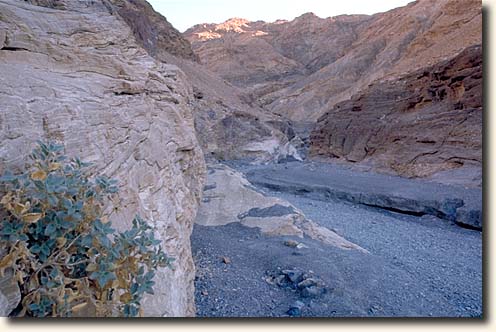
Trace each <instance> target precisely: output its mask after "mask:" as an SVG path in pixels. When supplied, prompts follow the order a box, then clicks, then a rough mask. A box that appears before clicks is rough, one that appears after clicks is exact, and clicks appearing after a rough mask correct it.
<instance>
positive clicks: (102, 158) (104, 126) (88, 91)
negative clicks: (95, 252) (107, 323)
mask: <svg viewBox="0 0 496 332" xmlns="http://www.w3.org/2000/svg"><path fill="white" fill-rule="evenodd" d="M32 3H33V4H29V3H27V2H24V1H14V0H0V72H1V73H2V75H0V173H2V172H3V171H4V170H5V169H7V168H9V169H14V170H15V169H18V168H22V167H23V165H24V163H25V162H26V161H27V158H28V154H29V153H30V151H31V149H32V148H33V147H34V142H35V141H36V140H38V139H47V140H48V139H50V140H58V141H61V142H62V143H63V144H64V145H65V149H66V154H68V155H69V156H75V155H77V156H80V157H81V158H82V160H84V161H87V162H93V163H94V172H95V174H105V175H108V176H110V177H113V178H116V179H118V180H119V185H120V194H119V199H118V200H117V201H116V202H114V204H115V208H116V209H115V210H114V211H107V213H108V214H109V216H110V219H111V220H112V221H113V223H114V225H115V226H116V227H117V228H120V229H124V228H127V227H128V226H129V224H130V222H131V220H132V218H133V215H135V214H140V215H141V216H142V217H143V218H144V219H146V220H148V221H149V222H150V223H151V224H152V225H153V226H154V227H155V228H156V232H157V235H158V237H159V238H160V239H161V240H162V243H163V245H164V247H165V249H166V250H167V253H168V254H169V255H170V256H171V257H174V258H175V261H174V263H173V264H174V270H171V269H164V270H160V271H159V272H158V274H157V277H156V280H157V283H156V286H155V295H153V296H152V295H150V296H147V297H146V298H145V299H144V301H143V306H144V311H145V315H147V316H192V315H194V313H195V307H194V296H193V279H194V274H195V273H194V266H193V261H192V257H191V250H190V240H189V237H190V233H191V228H192V224H193V219H194V218H195V215H196V211H197V207H198V204H199V202H200V196H201V189H202V187H203V182H204V178H205V164H204V160H203V155H202V151H201V148H200V146H199V144H198V142H197V139H196V137H195V131H194V119H193V114H192V109H191V107H190V105H189V104H188V100H189V98H190V96H192V95H193V90H192V88H191V86H190V85H189V84H187V83H186V79H185V75H184V73H183V72H182V71H180V70H179V69H178V68H177V67H176V66H174V65H170V64H164V63H162V62H159V61H156V60H155V59H153V58H152V57H150V56H149V55H148V54H147V52H146V51H145V50H144V49H143V48H142V47H141V46H140V45H139V43H138V42H137V41H136V40H135V38H134V35H135V34H134V33H133V31H132V30H131V29H130V28H129V26H128V25H127V24H126V23H125V21H124V20H123V19H122V17H120V16H119V14H118V11H116V10H115V7H113V5H112V4H110V3H109V2H107V1H103V0H102V1H56V0H53V1H32ZM114 3H117V1H115V2H114ZM133 3H134V2H133ZM36 4H39V5H43V6H36ZM124 8H126V7H124ZM164 24H165V23H164ZM135 32H136V31H135ZM157 38H158V39H157V40H158V41H157V44H156V45H155V47H161V46H160V45H162V44H161V41H160V40H161V39H160V38H164V35H160V36H158V37H157ZM171 38H172V37H171ZM173 47H175V46H174V45H173ZM180 51H181V52H182V49H181V48H180Z"/></svg>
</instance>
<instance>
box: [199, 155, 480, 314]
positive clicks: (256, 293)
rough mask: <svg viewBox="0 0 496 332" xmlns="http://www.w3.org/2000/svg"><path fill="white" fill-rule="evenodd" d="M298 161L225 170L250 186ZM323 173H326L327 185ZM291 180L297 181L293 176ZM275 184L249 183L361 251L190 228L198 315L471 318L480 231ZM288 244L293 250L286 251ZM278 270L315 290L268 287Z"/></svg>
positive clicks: (248, 231)
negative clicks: (307, 279) (309, 281)
mask: <svg viewBox="0 0 496 332" xmlns="http://www.w3.org/2000/svg"><path fill="white" fill-rule="evenodd" d="M298 165H299V163H288V164H285V165H276V166H274V165H268V166H241V165H238V167H235V166H236V165H231V166H233V167H235V168H237V169H238V170H242V171H243V172H244V173H245V175H246V174H248V175H247V178H248V179H249V180H250V181H253V182H260V179H261V178H263V177H264V176H266V175H267V174H271V173H270V171H271V170H273V168H274V167H281V168H282V169H286V170H288V168H289V171H291V168H292V167H293V168H296V169H299V167H301V166H298ZM331 173H332V172H329V173H327V174H326V176H327V180H328V181H330V180H329V178H328V177H329V174H331ZM279 174H284V173H279ZM318 174H325V173H324V172H323V171H322V170H321V171H320V172H317V174H316V175H315V176H318ZM368 175H370V178H372V177H373V176H372V175H371V174H368V173H357V174H356V178H354V179H353V181H350V182H354V181H355V182H356V181H358V180H357V179H361V180H363V181H365V182H364V186H366V181H367V179H368V177H369V176H368ZM295 179H297V180H298V181H300V182H304V181H305V180H306V179H305V178H304V177H302V176H301V174H299V177H295ZM255 180H257V181H255ZM271 180H272V182H271V183H277V182H278V181H280V179H278V178H276V177H271ZM322 180H323V181H324V179H322ZM253 182H252V183H253ZM281 184H284V182H283V181H281ZM281 188H282V189H281ZM284 188H287V186H286V187H285V186H281V187H280V189H279V191H274V190H270V189H267V188H262V187H261V186H258V187H257V190H259V191H261V192H264V194H266V195H268V196H275V197H278V198H281V199H284V200H287V201H289V202H290V203H291V204H293V205H294V206H295V207H297V208H298V209H300V210H301V211H302V212H303V213H305V215H306V217H307V218H309V219H311V220H313V221H314V222H316V223H318V224H320V225H322V226H325V227H327V228H329V229H331V230H333V231H335V232H336V233H337V234H339V235H341V236H343V237H344V238H345V239H347V240H348V241H351V242H353V243H355V244H357V245H359V246H360V247H362V248H364V249H366V250H367V251H368V252H369V253H364V252H360V251H357V250H343V249H340V248H336V247H333V246H329V245H325V244H323V243H321V242H319V241H316V240H313V239H310V238H308V237H305V238H299V237H295V236H293V237H291V236H268V235H265V234H263V233H261V232H260V231H259V230H258V229H257V228H247V227H245V226H243V225H241V224H240V223H236V222H233V223H231V224H227V225H223V226H213V227H212V226H211V227H206V226H202V225H198V224H197V225H195V227H194V231H193V235H192V246H193V256H194V259H195V264H196V269H197V275H196V280H195V286H196V306H197V315H198V316H200V317H204V316H210V317H212V316H214V317H250V316H252V317H253V316H258V317H260V316H262V317H265V316H267V317H281V316H282V317H285V316H300V315H301V316H304V317H306V316H308V317H369V316H371V317H372V316H375V317H380V316H397V317H409V316H416V317H438V316H443V317H477V316H481V314H482V234H481V232H480V231H477V230H472V229H467V228H463V227H460V226H458V225H455V224H454V223H451V222H449V221H447V220H443V219H440V218H438V217H435V216H432V215H429V214H425V215H423V216H420V217H419V216H414V215H409V214H404V213H397V212H392V211H388V210H384V209H378V208H373V207H367V206H364V205H359V204H355V203H352V202H349V201H343V200H339V199H336V198H329V199H323V198H322V197H318V196H315V195H313V194H312V191H311V190H308V191H307V192H304V191H301V192H299V193H295V192H288V191H286V190H285V189H284ZM424 189H425V188H422V187H419V188H418V190H419V191H422V190H424ZM474 193H477V190H474ZM429 194H431V193H427V192H425V195H429ZM291 241H294V242H296V243H300V244H301V246H300V247H292V246H289V245H288V243H291ZM285 270H290V271H300V272H304V273H310V274H312V276H314V277H315V278H317V279H320V280H322V281H323V283H324V284H325V289H326V291H325V293H324V294H321V295H318V296H308V294H304V292H301V291H299V290H298V289H297V288H296V289H294V287H293V288H292V287H289V286H288V285H278V284H277V283H275V284H274V283H273V282H271V280H272V279H271V276H274V275H277V274H280V273H281V271H285ZM295 303H296V305H295ZM294 307H298V309H299V311H297V314H295V311H291V310H294ZM291 308H293V309H291Z"/></svg>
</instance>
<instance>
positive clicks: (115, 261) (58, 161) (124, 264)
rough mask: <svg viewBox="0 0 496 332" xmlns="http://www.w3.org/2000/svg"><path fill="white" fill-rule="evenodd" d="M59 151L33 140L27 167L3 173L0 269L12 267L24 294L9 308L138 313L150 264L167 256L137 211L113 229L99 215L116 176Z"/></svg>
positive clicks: (42, 313)
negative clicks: (123, 226) (128, 224)
mask: <svg viewBox="0 0 496 332" xmlns="http://www.w3.org/2000/svg"><path fill="white" fill-rule="evenodd" d="M62 150H63V146H61V145H58V144H55V143H43V142H38V146H37V148H35V150H34V151H33V153H32V154H31V156H30V157H31V159H32V164H31V166H29V167H28V169H27V171H26V172H24V173H23V174H19V175H14V174H12V173H10V172H5V174H4V175H3V176H2V177H1V178H0V186H1V188H0V192H2V193H5V194H4V195H3V197H2V198H1V201H0V206H1V208H0V209H1V210H2V211H0V212H1V213H0V216H1V215H3V216H4V218H3V220H2V221H1V223H0V248H3V250H4V252H5V255H4V256H3V257H2V258H0V275H3V273H4V272H5V270H6V269H7V268H9V269H12V270H13V272H14V277H15V280H16V281H17V282H18V284H19V287H20V290H21V298H22V300H21V303H20V305H19V306H18V308H17V309H16V310H15V311H14V313H13V315H15V316H35V317H46V316H57V317H59V316H62V317H71V316H96V317H101V316H137V315H140V300H141V299H142V297H143V295H144V294H145V293H151V294H153V285H154V282H153V280H152V279H153V277H154V273H155V270H156V269H157V268H158V267H159V266H160V267H166V266H169V267H170V263H171V261H172V260H171V259H170V258H168V257H167V256H166V255H165V254H164V252H163V251H162V248H161V247H160V245H159V243H160V241H159V240H157V239H155V237H154V232H153V229H152V228H151V227H150V226H149V225H148V224H147V223H146V222H145V221H144V220H142V219H141V218H140V217H138V216H137V217H135V218H134V220H133V222H132V224H133V226H132V228H131V229H129V230H127V231H124V232H116V231H115V230H114V229H113V228H112V225H111V223H110V222H107V221H106V220H105V218H104V217H103V216H102V211H103V207H104V204H105V203H109V202H110V198H111V196H112V195H116V193H117V186H116V184H117V183H116V181H115V180H111V179H108V178H106V177H103V176H101V177H95V178H93V177H91V176H90V172H89V170H88V169H89V168H88V166H90V165H89V164H87V163H84V162H82V161H81V160H79V159H78V158H74V159H71V160H69V159H68V158H66V157H65V156H63V155H62Z"/></svg>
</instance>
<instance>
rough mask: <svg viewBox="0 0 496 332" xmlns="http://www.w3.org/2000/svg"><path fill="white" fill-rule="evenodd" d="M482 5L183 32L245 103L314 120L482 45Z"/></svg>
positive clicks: (425, 5) (428, 6)
mask: <svg viewBox="0 0 496 332" xmlns="http://www.w3.org/2000/svg"><path fill="white" fill-rule="evenodd" d="M481 22H482V14H481V2H480V1H478V0H462V1H448V0H443V1H434V0H418V1H415V2H413V3H410V4H409V5H407V6H405V7H401V8H397V9H394V10H391V11H388V12H385V13H379V14H375V15H372V16H367V15H351V16H350V15H343V16H337V17H330V18H325V19H322V18H319V17H317V16H315V15H313V14H312V13H308V14H304V15H302V16H300V17H297V18H296V19H294V20H293V21H289V22H288V21H276V22H273V23H266V22H262V21H257V22H249V21H246V20H242V19H232V20H229V21H226V22H224V23H222V24H201V25H197V26H194V27H192V28H191V29H189V30H187V31H186V32H185V34H184V35H185V37H186V38H187V39H188V40H190V41H191V43H192V45H193V50H194V51H195V52H196V53H197V54H198V56H199V57H200V60H201V62H202V63H204V64H205V65H206V66H207V67H208V68H209V69H210V70H212V71H214V72H216V73H218V74H219V75H221V76H222V77H223V78H225V79H226V80H228V81H229V82H231V83H232V84H234V85H236V86H239V87H243V88H245V90H246V91H247V93H246V95H247V99H248V100H250V101H251V102H252V103H254V104H258V105H261V106H263V107H264V108H265V109H267V110H270V111H274V112H276V113H279V114H283V115H285V116H287V117H289V118H290V119H292V120H296V121H307V120H309V119H310V120H312V121H315V120H316V119H317V118H318V117H319V116H320V115H322V114H323V113H324V112H325V111H327V110H329V109H330V108H331V107H332V106H333V105H335V104H336V103H337V102H339V101H343V100H346V99H349V98H350V97H351V95H353V94H354V93H356V92H358V91H360V90H361V89H363V88H364V87H366V86H367V85H368V84H370V83H371V82H373V81H374V80H376V79H378V78H382V77H384V76H387V75H398V74H403V73H405V72H409V71H414V70H417V69H419V68H421V67H424V66H428V65H433V64H435V63H437V62H439V61H443V60H446V59H447V58H450V57H452V56H453V55H455V54H456V53H458V52H460V51H461V50H463V49H464V48H466V47H468V46H471V45H474V44H480V43H481V37H482V34H481Z"/></svg>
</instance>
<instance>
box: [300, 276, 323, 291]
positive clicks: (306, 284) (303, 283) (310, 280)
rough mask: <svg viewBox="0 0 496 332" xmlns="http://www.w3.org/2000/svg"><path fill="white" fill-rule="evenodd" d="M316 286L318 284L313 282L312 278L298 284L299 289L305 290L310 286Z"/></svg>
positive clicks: (315, 281)
mask: <svg viewBox="0 0 496 332" xmlns="http://www.w3.org/2000/svg"><path fill="white" fill-rule="evenodd" d="M317 284H318V282H317V280H315V279H313V278H308V279H305V280H303V281H302V282H300V283H299V284H298V288H300V289H301V288H305V287H311V286H315V285H317Z"/></svg>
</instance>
